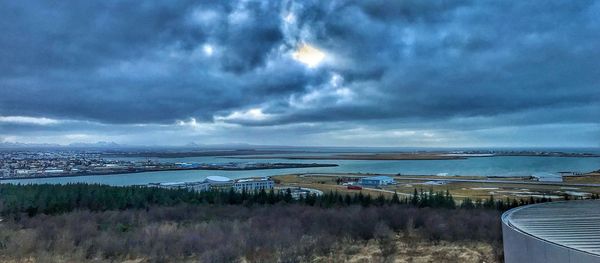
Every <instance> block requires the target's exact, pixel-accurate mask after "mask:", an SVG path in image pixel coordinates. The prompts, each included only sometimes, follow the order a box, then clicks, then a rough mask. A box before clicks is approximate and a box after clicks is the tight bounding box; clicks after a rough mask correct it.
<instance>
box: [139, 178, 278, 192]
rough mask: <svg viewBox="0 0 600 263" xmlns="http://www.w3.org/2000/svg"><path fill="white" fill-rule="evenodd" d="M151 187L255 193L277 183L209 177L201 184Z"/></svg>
mask: <svg viewBox="0 0 600 263" xmlns="http://www.w3.org/2000/svg"><path fill="white" fill-rule="evenodd" d="M149 185H150V186H155V187H161V188H170V189H188V190H192V191H197V192H200V191H209V190H225V191H229V190H230V189H233V190H235V191H238V192H243V191H246V192H255V191H260V190H270V189H273V187H274V186H275V182H274V181H273V180H272V179H271V178H269V177H257V178H243V179H235V180H232V179H229V178H227V177H223V176H209V177H207V178H206V179H205V180H204V181H201V182H179V183H151V184H149Z"/></svg>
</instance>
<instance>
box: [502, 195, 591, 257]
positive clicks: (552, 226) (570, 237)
mask: <svg viewBox="0 0 600 263" xmlns="http://www.w3.org/2000/svg"><path fill="white" fill-rule="evenodd" d="M502 234H503V240H504V260H505V262H507V263H519V262H526V263H537V262H540V263H541V262H544V263H558V262H567V263H575V262H578V263H579V262H600V201H597V200H578V201H563V202H551V203H543V204H534V205H528V206H522V207H517V208H514V209H511V210H509V211H507V212H505V213H504V214H503V215H502Z"/></svg>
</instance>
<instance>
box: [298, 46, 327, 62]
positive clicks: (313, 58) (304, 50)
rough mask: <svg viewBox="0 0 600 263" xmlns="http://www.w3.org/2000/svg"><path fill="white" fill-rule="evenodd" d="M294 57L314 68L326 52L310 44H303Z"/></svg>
mask: <svg viewBox="0 0 600 263" xmlns="http://www.w3.org/2000/svg"><path fill="white" fill-rule="evenodd" d="M292 57H293V58H294V59H295V60H297V61H299V62H301V63H303V64H305V65H306V66H308V67H309V68H314V67H316V66H318V65H319V64H320V63H321V62H322V61H323V59H324V58H325V53H324V52H322V51H321V50H319V49H317V48H315V47H313V46H311V45H309V44H302V46H300V47H299V48H298V49H297V50H296V51H295V52H294V53H293V54H292Z"/></svg>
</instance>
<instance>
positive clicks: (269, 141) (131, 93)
mask: <svg viewBox="0 0 600 263" xmlns="http://www.w3.org/2000/svg"><path fill="white" fill-rule="evenodd" d="M0 32H1V33H0V58H1V59H0V142H5V143H12V142H21V143H58V144H69V143H74V142H96V141H110V142H116V143H119V144H129V145H185V144H188V143H192V142H193V143H197V144H228V143H248V144H260V145H297V146H417V147H418V146H424V147H487V146H506V147H520V146H522V147H529V146H531V147H600V1H585V0H581V1H570V0H563V1H553V0H543V1H542V0H539V1H468V0H464V1H463V0H460V1H454V0H450V1H421V0H398V1H387V0H373V1H339V0H333V1H321V0H315V1H279V0H277V1H262V0H261V1H247V0H243V1H235V0H232V1H197V0H195V1H185V0H183V1H179V0H169V1H127V0H118V1H117V0H103V1H76V0H65V1H0Z"/></svg>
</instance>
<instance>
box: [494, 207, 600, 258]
mask: <svg viewBox="0 0 600 263" xmlns="http://www.w3.org/2000/svg"><path fill="white" fill-rule="evenodd" d="M522 208H523V207H518V208H515V209H511V210H509V211H507V212H505V213H504V214H503V215H502V237H503V242H504V261H505V262H506V263H538V262H539V263H565V262H566V263H588V262H600V256H597V255H594V254H590V253H587V252H584V251H579V250H576V249H573V248H569V247H565V246H561V245H557V244H555V243H551V242H548V241H546V240H543V239H540V238H538V237H535V236H533V235H530V234H527V233H525V232H523V231H521V230H520V229H518V228H516V227H514V226H512V225H511V224H510V220H508V217H509V215H510V214H511V213H513V212H514V211H517V210H518V209H522Z"/></svg>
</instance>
